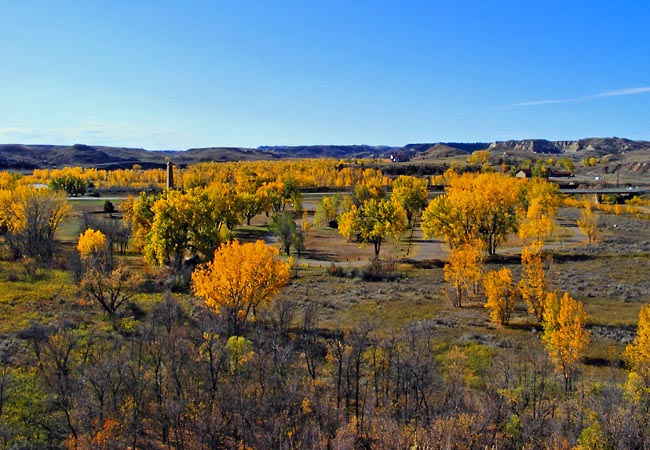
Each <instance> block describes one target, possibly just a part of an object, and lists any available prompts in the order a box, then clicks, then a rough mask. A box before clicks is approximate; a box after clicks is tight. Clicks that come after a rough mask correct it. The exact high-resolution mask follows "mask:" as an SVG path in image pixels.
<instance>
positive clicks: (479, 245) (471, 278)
mask: <svg viewBox="0 0 650 450" xmlns="http://www.w3.org/2000/svg"><path fill="white" fill-rule="evenodd" d="M484 248H485V247H484V244H483V242H482V241H480V240H478V239H477V240H473V241H472V240H470V241H468V242H466V243H464V244H462V245H460V246H457V247H454V248H452V249H451V253H450V254H449V262H448V263H447V264H445V267H444V274H445V281H447V283H449V284H450V285H451V286H452V288H453V291H452V293H451V296H450V297H451V303H452V305H453V306H456V307H459V308H460V307H462V306H463V300H464V299H465V298H466V297H467V294H468V291H469V288H470V287H472V286H475V285H476V284H478V283H479V282H480V280H481V278H482V276H483V256H484Z"/></svg>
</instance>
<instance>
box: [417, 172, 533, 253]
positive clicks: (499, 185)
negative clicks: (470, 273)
mask: <svg viewBox="0 0 650 450" xmlns="http://www.w3.org/2000/svg"><path fill="white" fill-rule="evenodd" d="M446 176H447V179H448V180H449V182H448V183H449V184H448V185H447V187H446V189H445V194H444V195H441V196H439V197H436V198H435V199H433V200H432V201H431V202H430V203H429V206H427V208H426V209H425V210H424V212H423V213H422V225H421V226H422V231H423V232H424V234H425V236H436V237H441V238H444V239H446V240H447V241H448V242H449V245H450V246H451V247H455V246H458V245H462V244H463V243H464V242H466V241H467V240H468V239H474V238H480V239H482V240H483V242H485V245H486V249H487V251H488V253H489V254H491V255H493V254H494V253H495V252H496V249H497V247H498V245H499V243H500V242H501V241H502V240H503V239H504V238H505V237H506V236H507V235H508V234H509V233H511V232H513V231H515V230H516V228H517V225H518V217H517V207H518V205H519V201H520V190H521V183H520V182H519V180H517V179H516V178H513V177H510V176H506V175H501V174H498V173H482V174H478V175H476V174H472V173H466V174H463V175H460V176H459V175H455V174H454V173H449V174H447V175H446Z"/></svg>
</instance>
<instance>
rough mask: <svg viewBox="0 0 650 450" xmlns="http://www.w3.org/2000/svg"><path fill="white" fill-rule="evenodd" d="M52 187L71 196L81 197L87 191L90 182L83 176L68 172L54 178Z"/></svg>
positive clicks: (51, 182)
mask: <svg viewBox="0 0 650 450" xmlns="http://www.w3.org/2000/svg"><path fill="white" fill-rule="evenodd" d="M50 187H51V188H52V189H54V190H56V191H63V192H65V193H66V194H67V195H68V196H70V197H79V196H82V195H84V194H85V193H86V189H87V188H88V183H87V182H86V180H84V179H83V178H81V177H78V176H75V175H72V174H66V175H62V176H60V177H56V178H52V180H50Z"/></svg>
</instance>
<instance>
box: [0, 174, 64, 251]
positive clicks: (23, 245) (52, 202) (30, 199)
mask: <svg viewBox="0 0 650 450" xmlns="http://www.w3.org/2000/svg"><path fill="white" fill-rule="evenodd" d="M69 212H70V205H69V204H68V203H67V201H66V197H65V194H64V193H62V192H53V191H51V190H49V189H45V188H34V187H29V186H18V187H16V188H15V189H13V190H2V191H0V222H4V226H5V227H6V229H7V234H6V240H7V242H8V243H9V245H10V247H11V249H12V250H13V252H14V253H15V254H16V255H18V256H25V257H28V258H33V259H35V260H37V261H49V260H50V259H51V258H52V256H53V255H54V235H55V233H56V230H57V229H58V227H59V225H61V222H63V220H64V219H65V218H66V217H67V216H68V214H69Z"/></svg>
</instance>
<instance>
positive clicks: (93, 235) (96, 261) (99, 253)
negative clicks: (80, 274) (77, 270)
mask: <svg viewBox="0 0 650 450" xmlns="http://www.w3.org/2000/svg"><path fill="white" fill-rule="evenodd" d="M77 250H78V251H79V256H81V262H82V264H83V265H84V266H85V267H86V269H89V268H96V269H103V268H108V266H109V265H110V263H111V258H110V252H109V251H108V247H107V244H106V235H105V234H104V233H102V232H101V231H99V230H93V229H91V228H88V229H87V230H86V231H84V232H83V233H82V234H81V235H80V236H79V241H78V242H77Z"/></svg>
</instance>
